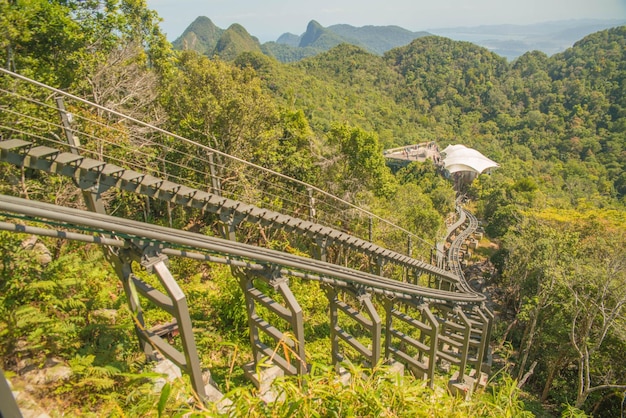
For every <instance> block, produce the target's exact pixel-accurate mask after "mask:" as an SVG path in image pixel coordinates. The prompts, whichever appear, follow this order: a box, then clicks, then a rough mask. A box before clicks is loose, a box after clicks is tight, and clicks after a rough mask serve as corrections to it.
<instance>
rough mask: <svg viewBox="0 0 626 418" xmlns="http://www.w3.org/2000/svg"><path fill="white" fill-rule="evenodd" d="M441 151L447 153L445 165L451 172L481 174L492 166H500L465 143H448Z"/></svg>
mask: <svg viewBox="0 0 626 418" xmlns="http://www.w3.org/2000/svg"><path fill="white" fill-rule="evenodd" d="M441 153H442V154H444V155H445V157H444V159H443V165H444V167H445V168H446V170H448V171H449V172H450V174H454V173H456V172H458V171H473V172H476V173H478V174H480V173H482V172H484V171H485V170H488V169H490V168H496V167H499V165H498V163H496V162H495V161H492V160H490V159H489V158H487V157H485V156H484V155H482V154H481V153H480V152H478V151H476V150H475V149H472V148H467V147H466V146H465V145H448V146H447V147H446V149H444V150H443V151H441Z"/></svg>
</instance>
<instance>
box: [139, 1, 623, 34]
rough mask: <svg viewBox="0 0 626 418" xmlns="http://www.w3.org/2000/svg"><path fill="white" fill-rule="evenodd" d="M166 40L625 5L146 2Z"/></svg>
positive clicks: (556, 15)
mask: <svg viewBox="0 0 626 418" xmlns="http://www.w3.org/2000/svg"><path fill="white" fill-rule="evenodd" d="M147 3H148V7H149V8H150V9H153V10H156V11H157V12H158V14H159V16H161V18H162V19H163V22H161V29H162V30H163V31H164V32H165V33H166V34H167V38H168V39H169V40H170V41H173V40H174V39H176V38H178V37H179V36H180V35H181V34H182V33H183V31H184V30H185V29H186V28H187V26H189V24H191V22H193V21H194V20H195V19H196V18H197V17H198V16H206V17H208V18H210V19H211V20H212V21H213V23H214V24H215V25H217V26H218V27H220V28H222V29H226V28H228V27H229V26H230V25H232V24H233V23H239V24H240V25H242V26H243V27H244V28H246V30H247V31H248V32H249V33H250V34H251V35H253V36H256V37H257V38H259V40H260V41H261V42H267V41H275V40H276V39H278V37H279V36H280V35H282V34H283V33H285V32H291V33H293V34H296V35H301V34H302V33H303V32H304V31H305V30H306V26H307V24H308V23H309V21H311V20H316V21H317V22H319V23H320V24H321V25H322V26H324V27H327V26H331V25H334V24H339V23H346V24H349V25H352V26H357V27H359V26H366V25H375V26H383V25H397V26H401V27H403V28H405V29H408V30H411V31H423V30H429V29H437V28H447V27H456V26H480V25H497V24H520V25H523V24H529V23H542V22H549V21H555V20H569V19H586V18H590V19H626V0H428V1H427V0H378V1H372V0H314V1H302V0H147Z"/></svg>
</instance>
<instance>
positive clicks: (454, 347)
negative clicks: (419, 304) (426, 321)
mask: <svg viewBox="0 0 626 418" xmlns="http://www.w3.org/2000/svg"><path fill="white" fill-rule="evenodd" d="M437 309H438V310H439V311H440V312H441V313H442V317H440V318H438V321H439V322H440V327H441V331H440V335H439V341H438V342H439V347H438V360H444V361H447V362H449V363H450V364H453V365H455V366H457V367H458V369H459V375H458V380H463V377H464V375H465V372H466V370H465V368H466V366H467V363H468V356H469V352H470V336H471V334H472V322H471V321H470V319H469V318H468V317H467V315H466V314H465V312H463V310H462V309H461V308H460V307H458V306H457V307H449V306H442V305H439V306H437Z"/></svg>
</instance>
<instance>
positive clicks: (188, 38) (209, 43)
mask: <svg viewBox="0 0 626 418" xmlns="http://www.w3.org/2000/svg"><path fill="white" fill-rule="evenodd" d="M223 32H224V30H223V29H220V28H218V27H217V26H215V24H214V23H213V22H212V21H211V19H209V18H208V17H206V16H198V17H197V18H196V19H195V20H194V21H193V22H192V23H191V25H189V26H188V27H187V29H185V31H184V32H183V34H182V35H180V37H179V38H178V39H176V40H175V41H174V42H172V45H173V46H174V48H176V49H183V50H185V49H189V50H194V51H197V52H199V53H201V54H208V53H210V52H212V51H213V49H214V48H215V46H216V45H217V41H218V40H219V38H220V37H221V36H222V33H223Z"/></svg>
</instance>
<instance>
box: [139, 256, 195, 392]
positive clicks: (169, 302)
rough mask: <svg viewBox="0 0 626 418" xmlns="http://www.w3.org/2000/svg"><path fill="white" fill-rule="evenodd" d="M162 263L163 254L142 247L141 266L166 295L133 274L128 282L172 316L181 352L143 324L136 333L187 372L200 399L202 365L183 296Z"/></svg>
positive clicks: (185, 299) (164, 261)
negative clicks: (156, 279)
mask: <svg viewBox="0 0 626 418" xmlns="http://www.w3.org/2000/svg"><path fill="white" fill-rule="evenodd" d="M166 262H167V256H165V255H163V254H159V253H158V252H157V251H155V249H153V248H147V249H146V250H144V253H143V256H142V257H141V265H142V266H143V267H144V268H145V269H146V270H147V271H148V272H151V273H153V274H154V275H155V276H156V277H157V278H158V279H159V282H160V283H161V286H163V288H164V289H165V292H166V293H167V295H165V294H163V293H162V292H161V291H159V290H158V289H155V288H154V287H152V286H150V285H149V284H147V283H145V282H143V281H142V280H140V279H139V278H137V277H135V276H134V275H131V282H132V285H133V287H134V289H135V290H136V291H137V292H139V293H140V294H141V295H142V296H144V297H145V298H147V299H148V300H149V301H150V302H152V303H153V304H155V305H156V306H158V307H159V308H161V309H163V310H164V311H166V312H167V313H169V314H170V315H172V316H173V317H174V318H175V320H176V324H177V325H178V334H179V336H180V340H181V343H182V346H183V352H182V353H181V352H180V351H178V350H177V349H176V348H174V347H173V346H172V345H170V344H169V343H168V342H167V341H165V340H164V339H162V338H161V337H159V336H158V335H156V334H155V333H154V332H151V331H150V330H149V329H146V328H145V327H143V328H142V329H140V334H139V335H140V338H141V340H142V341H145V342H146V343H148V344H150V346H152V347H154V349H155V351H157V352H159V353H161V354H162V355H163V356H165V357H167V358H168V359H169V360H170V361H172V363H174V364H176V365H177V366H178V367H180V368H181V370H183V371H184V372H186V373H187V374H188V375H189V377H190V378H191V385H192V387H193V389H194V391H195V392H196V393H197V394H198V396H199V397H200V399H201V400H203V401H204V400H206V399H207V393H206V388H205V384H204V381H203V376H202V368H201V367H200V359H199V356H198V350H197V349H196V342H195V340H194V336H193V329H192V325H191V317H190V315H189V307H188V306H187V297H186V296H185V294H184V292H183V290H182V289H181V288H180V286H179V285H178V283H177V282H176V280H175V279H174V277H173V276H172V274H171V273H170V271H169V268H168V267H167V264H166Z"/></svg>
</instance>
